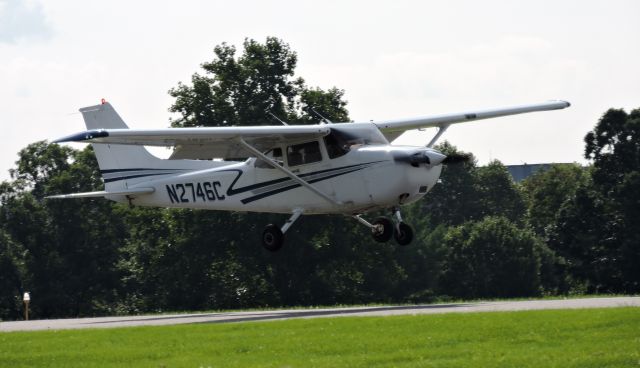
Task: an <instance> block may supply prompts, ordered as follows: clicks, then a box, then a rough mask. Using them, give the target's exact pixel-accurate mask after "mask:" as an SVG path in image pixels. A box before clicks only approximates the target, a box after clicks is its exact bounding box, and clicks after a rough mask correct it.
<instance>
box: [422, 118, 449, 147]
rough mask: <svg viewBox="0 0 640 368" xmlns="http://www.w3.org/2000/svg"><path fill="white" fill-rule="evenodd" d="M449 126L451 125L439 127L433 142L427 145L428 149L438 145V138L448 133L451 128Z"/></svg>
mask: <svg viewBox="0 0 640 368" xmlns="http://www.w3.org/2000/svg"><path fill="white" fill-rule="evenodd" d="M449 125H451V124H444V125H441V126H439V127H438V132H437V133H436V135H434V136H433V138H431V141H430V142H429V143H427V147H428V148H433V145H434V144H436V142H437V141H438V138H440V136H441V135H442V134H444V132H446V131H447V129H448V128H449Z"/></svg>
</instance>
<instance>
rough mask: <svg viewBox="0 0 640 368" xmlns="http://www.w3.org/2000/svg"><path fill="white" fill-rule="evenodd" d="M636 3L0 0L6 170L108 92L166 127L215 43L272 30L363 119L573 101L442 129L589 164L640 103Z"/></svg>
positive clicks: (475, 144) (491, 148)
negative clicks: (612, 124)
mask: <svg viewBox="0 0 640 368" xmlns="http://www.w3.org/2000/svg"><path fill="white" fill-rule="evenodd" d="M638 15H640V2H639V1H637V0H630V1H622V0H620V1H618V0H610V1H585V0H582V1H561V0H554V1H548V0H538V1H528V2H523V1H496V0H485V1H471V0H470V1H400V0H396V1H384V2H382V1H346V0H343V1H333V0H324V1H316V2H311V1H304V0H297V1H280V2H277V1H240V0H237V1H137V2H134V1H57V0H56V1H47V2H43V1H20V0H0V134H1V136H2V144H0V180H4V179H8V178H9V174H8V170H9V168H11V167H13V166H14V162H15V161H16V159H17V152H18V151H19V150H20V149H21V148H23V147H25V146H26V145H27V144H29V143H31V142H34V141H38V140H42V139H55V138H58V137H60V136H64V135H66V134H70V133H75V132H77V131H81V130H84V124H83V121H82V117H81V115H80V114H79V113H77V110H78V108H80V107H83V106H88V105H93V104H96V103H98V102H99V101H100V98H102V97H104V98H106V99H108V100H109V101H110V102H111V103H112V104H113V105H114V106H115V108H116V109H117V110H118V112H119V113H120V115H121V116H122V117H123V118H124V120H125V121H126V122H127V123H128V124H129V126H130V127H134V128H161V127H167V126H168V119H169V116H170V114H169V112H168V111H167V109H168V108H169V106H170V105H171V103H172V98H171V97H170V96H169V95H168V94H167V90H169V89H170V88H171V87H174V86H176V84H177V83H178V81H183V82H188V81H189V80H190V77H191V75H192V74H193V73H194V72H196V71H199V65H200V64H201V63H202V62H204V61H209V60H211V59H212V57H213V53H212V49H213V47H214V46H215V45H217V44H220V43H222V42H225V41H226V42H228V43H230V44H235V45H237V46H239V48H240V46H241V43H242V41H243V39H244V38H245V37H249V38H254V39H256V40H259V41H261V42H263V41H264V39H265V37H266V36H276V37H279V38H282V39H283V40H284V41H285V42H287V43H289V44H290V45H291V47H292V49H293V50H295V51H296V52H297V53H298V68H297V75H298V76H302V77H303V78H305V79H306V80H307V83H308V84H309V85H311V86H319V87H322V88H330V87H332V86H337V87H338V88H342V89H344V90H346V99H347V100H348V101H349V105H348V108H349V111H350V115H351V118H352V119H354V120H356V121H358V120H369V119H374V120H380V119H387V118H402V117H412V116H421V115H430V114H437V113H446V112H456V111H465V110H470V109H475V108H489V107H500V106H508V105H514V104H522V103H529V102H539V101H544V100H549V99H563V100H568V101H570V102H571V103H572V107H571V108H569V109H566V110H562V111H553V112H543V113H534V114H529V115H519V116H515V117H507V118H499V119H493V120H486V121H479V122H476V123H471V124H461V125H456V126H453V127H451V128H450V129H449V131H448V132H447V133H446V134H445V136H444V138H445V139H448V140H449V141H450V142H451V143H453V144H455V145H456V146H458V147H459V148H461V149H463V150H465V151H471V152H473V153H474V154H475V155H476V156H477V157H478V158H479V161H480V163H481V164H483V163H486V162H487V161H489V160H490V159H499V160H501V161H502V162H504V163H506V164H519V163H523V162H527V163H537V162H572V161H578V162H584V161H583V159H582V151H583V142H582V138H583V137H584V135H585V134H586V132H587V131H588V130H590V129H591V128H592V127H593V126H594V125H595V123H596V122H597V120H598V119H599V117H600V116H601V114H602V113H603V112H604V111H605V110H606V109H608V108H609V107H618V108H625V109H632V108H636V107H640V68H639V66H640V22H638ZM417 134H425V133H413V135H412V137H411V138H409V139H405V142H407V141H413V142H416V143H421V144H424V143H426V142H427V140H428V137H426V136H423V137H420V136H416V135H417ZM430 134H432V132H427V135H430ZM405 138H406V137H405Z"/></svg>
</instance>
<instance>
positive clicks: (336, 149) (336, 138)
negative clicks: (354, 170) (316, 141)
mask: <svg viewBox="0 0 640 368" xmlns="http://www.w3.org/2000/svg"><path fill="white" fill-rule="evenodd" d="M324 143H325V145H326V147H327V153H328V154H329V158H336V157H340V156H343V155H345V154H347V152H349V151H350V150H351V149H352V148H354V147H355V146H368V145H372V144H389V142H387V140H386V139H385V138H384V136H383V135H382V133H380V131H378V130H377V129H376V130H370V129H337V128H331V133H329V134H328V135H326V136H325V137H324Z"/></svg>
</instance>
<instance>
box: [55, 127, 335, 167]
mask: <svg viewBox="0 0 640 368" xmlns="http://www.w3.org/2000/svg"><path fill="white" fill-rule="evenodd" d="M329 132H330V129H329V127H327V126H325V125H296V126H291V125H288V126H281V125H277V126H259V127H215V128H167V129H154V130H149V129H95V130H88V131H85V132H81V133H77V134H73V135H70V136H67V137H64V138H60V139H58V140H56V141H54V143H61V142H86V143H107V144H125V145H143V146H165V147H172V146H173V147H175V150H174V152H173V154H172V155H171V157H170V159H173V160H175V159H212V158H230V157H235V158H240V157H247V153H248V152H247V150H246V149H245V148H244V147H243V146H242V145H241V144H240V141H239V140H240V139H243V140H244V141H245V142H248V143H250V144H251V145H252V146H253V147H255V148H256V149H258V150H267V149H270V148H272V147H273V146H274V145H275V144H277V143H280V142H283V141H286V142H292V143H294V142H300V141H307V140H312V139H317V138H319V137H323V136H325V135H327V134H329Z"/></svg>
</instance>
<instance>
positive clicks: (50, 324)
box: [0, 296, 640, 332]
mask: <svg viewBox="0 0 640 368" xmlns="http://www.w3.org/2000/svg"><path fill="white" fill-rule="evenodd" d="M615 307H640V297H638V296H630V297H610V298H583V299H558V300H526V301H497V302H469V303H450V304H425V305H398V306H375V307H346V308H322V309H320V308H319V309H288V310H283V309H281V310H273V311H246V312H220V313H194V314H171V315H168V314H163V315H146V316H120V317H98V318H72V319H50V320H33V321H14V322H0V332H11V331H40V330H67V329H82V328H114V327H134V326H165V325H177V324H188V323H231V322H251V321H273V320H282V319H291V318H326V317H348V316H361V317H363V316H394V315H417V314H441V313H470V312H506V311H523V310H543V309H581V308H615Z"/></svg>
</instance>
